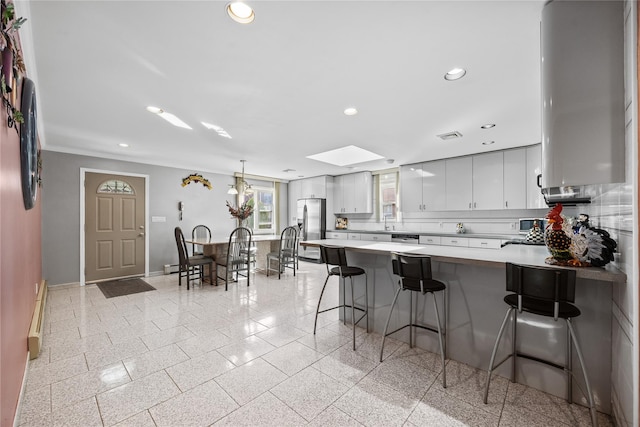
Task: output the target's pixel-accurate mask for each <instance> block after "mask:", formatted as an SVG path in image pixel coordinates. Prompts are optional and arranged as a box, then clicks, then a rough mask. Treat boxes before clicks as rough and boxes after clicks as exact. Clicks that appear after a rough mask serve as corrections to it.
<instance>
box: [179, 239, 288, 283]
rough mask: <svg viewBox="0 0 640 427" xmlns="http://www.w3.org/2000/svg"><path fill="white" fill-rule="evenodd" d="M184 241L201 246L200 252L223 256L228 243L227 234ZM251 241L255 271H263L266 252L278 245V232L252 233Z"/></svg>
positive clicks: (276, 249)
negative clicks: (254, 247)
mask: <svg viewBox="0 0 640 427" xmlns="http://www.w3.org/2000/svg"><path fill="white" fill-rule="evenodd" d="M185 242H186V243H188V244H194V245H198V246H202V253H203V254H204V255H206V256H211V257H214V259H216V257H220V256H224V254H225V253H226V252H227V246H228V244H229V235H224V234H213V235H212V236H211V239H206V238H204V239H203V238H196V239H193V238H191V239H189V238H185ZM251 242H252V243H254V244H255V246H256V265H255V271H256V272H258V273H265V274H266V271H267V254H268V253H270V252H277V251H278V249H279V245H280V235H279V234H253V235H252V236H251Z"/></svg>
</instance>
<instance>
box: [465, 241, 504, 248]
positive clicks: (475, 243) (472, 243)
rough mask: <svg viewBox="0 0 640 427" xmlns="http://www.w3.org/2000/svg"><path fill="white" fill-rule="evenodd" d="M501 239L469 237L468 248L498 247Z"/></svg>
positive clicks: (500, 244)
mask: <svg viewBox="0 0 640 427" xmlns="http://www.w3.org/2000/svg"><path fill="white" fill-rule="evenodd" d="M501 246H502V240H500V239H469V247H470V248H481V249H500V247H501Z"/></svg>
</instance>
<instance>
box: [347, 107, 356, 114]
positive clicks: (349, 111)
mask: <svg viewBox="0 0 640 427" xmlns="http://www.w3.org/2000/svg"><path fill="white" fill-rule="evenodd" d="M344 114H345V115H347V116H355V115H356V114H358V110H357V109H356V107H349V108H345V110H344Z"/></svg>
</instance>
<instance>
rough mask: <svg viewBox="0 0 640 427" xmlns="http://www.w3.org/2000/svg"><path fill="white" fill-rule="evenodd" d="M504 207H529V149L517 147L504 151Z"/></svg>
mask: <svg viewBox="0 0 640 427" xmlns="http://www.w3.org/2000/svg"><path fill="white" fill-rule="evenodd" d="M503 154H504V187H503V189H504V204H503V205H502V207H503V209H526V208H527V149H526V148H517V149H514V150H506V151H505V152H504V153H503Z"/></svg>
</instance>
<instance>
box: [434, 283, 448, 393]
mask: <svg viewBox="0 0 640 427" xmlns="http://www.w3.org/2000/svg"><path fill="white" fill-rule="evenodd" d="M431 295H432V296H433V309H434V310H435V312H436V324H437V325H438V340H439V341H440V356H441V358H442V387H443V388H447V371H446V366H445V357H444V343H443V341H444V340H443V339H442V328H441V327H440V312H439V311H438V304H436V295H435V294H434V293H433V292H431ZM445 313H446V311H445ZM445 316H446V314H445Z"/></svg>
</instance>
